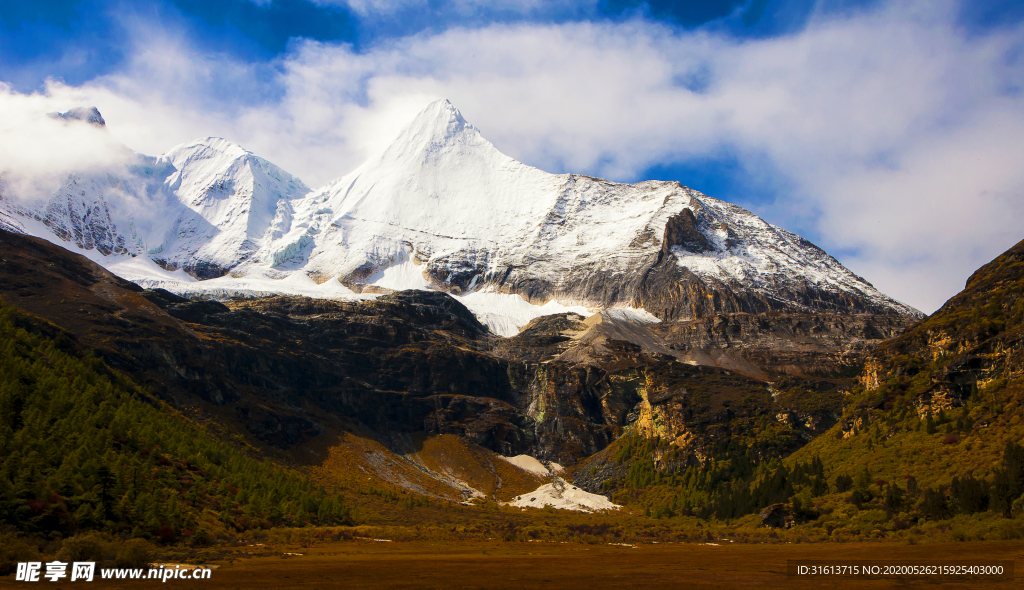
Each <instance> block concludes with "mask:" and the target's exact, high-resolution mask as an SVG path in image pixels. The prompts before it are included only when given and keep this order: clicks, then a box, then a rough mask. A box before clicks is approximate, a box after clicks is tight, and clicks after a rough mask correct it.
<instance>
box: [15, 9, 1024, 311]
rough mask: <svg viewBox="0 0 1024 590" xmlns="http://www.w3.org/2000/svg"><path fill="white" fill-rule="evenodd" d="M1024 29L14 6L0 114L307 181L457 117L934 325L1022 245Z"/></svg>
mask: <svg viewBox="0 0 1024 590" xmlns="http://www.w3.org/2000/svg"><path fill="white" fill-rule="evenodd" d="M1022 21H1024V3H1022V2H1020V1H1019V0H1017V1H1010V0H988V1H979V2H963V3H961V2H956V1H954V0H932V1H928V2H920V1H915V0H906V1H902V2H885V1H879V0H875V1H868V2H854V1H842V0H835V1H825V0H822V1H813V0H743V1H737V0H721V1H709V2H643V3H641V2H635V1H631V0H590V1H577V2H568V1H563V0H547V1H542V0H494V1H491V2H483V1H482V0H454V1H449V2H442V1H439V0H316V1H314V2H309V1H306V0H222V1H216V0H205V1H203V0H151V1H147V0H142V1H135V2H127V1H125V2H117V1H100V0H41V1H36V2H5V3H3V4H0V84H4V87H2V88H0V117H5V116H6V117H15V116H19V115H18V113H27V112H30V111H32V110H33V109H35V110H43V109H50V110H54V109H63V108H69V107H72V106H77V104H79V103H83V104H84V103H88V104H95V105H96V106H98V107H99V108H100V110H101V111H102V112H103V115H104V116H105V117H106V119H107V121H108V127H109V129H110V131H111V133H113V134H114V135H115V136H116V137H117V138H118V139H120V140H121V141H123V142H124V143H126V144H127V145H129V146H130V147H132V148H133V149H136V150H139V151H143V152H145V153H150V154H158V153H161V152H163V151H165V150H166V149H168V148H169V147H171V146H172V145H174V144H176V143H180V142H182V141H187V140H189V139H192V138H195V137H200V136H207V135H216V136H223V137H226V138H228V139H231V140H234V141H237V142H239V143H241V144H242V145H243V146H245V147H247V148H248V149H250V150H252V151H254V152H256V153H257V154H259V155H262V156H264V157H266V158H268V159H270V160H271V161H274V162H275V163H277V164H279V165H281V166H282V167H284V168H285V169H288V170H290V171H292V172H294V173H296V174H298V175H299V176H300V177H302V178H304V179H305V180H306V181H307V182H308V183H309V184H311V185H316V184H319V183H322V182H326V181H327V180H330V179H331V178H334V177H337V176H340V175H341V174H343V173H345V172H347V171H348V170H350V169H351V168H353V167H354V166H356V165H358V164H359V162H360V161H361V160H362V159H363V158H365V157H366V156H367V155H368V154H369V153H371V152H372V151H373V150H375V149H379V148H380V147H381V146H382V144H383V143H386V140H387V138H388V137H390V135H391V134H393V133H394V132H395V131H396V130H397V128H398V127H400V126H401V124H402V123H403V122H404V121H406V120H408V118H410V117H411V116H412V115H414V114H415V112H416V111H417V110H418V109H419V108H422V106H423V105H425V104H426V103H427V102H429V101H430V100H432V99H435V98H439V97H445V98H449V99H450V100H452V102H453V103H454V104H455V105H456V106H457V107H459V108H460V109H461V110H462V111H463V114H464V115H465V116H466V118H467V119H468V120H469V121H470V122H472V123H474V124H475V125H477V126H478V127H480V129H481V130H482V131H483V133H484V135H485V137H487V138H488V139H490V140H491V141H492V142H493V143H495V145H496V146H497V147H498V148H499V149H501V150H502V151H504V152H505V153H507V154H509V155H511V156H513V157H515V158H517V159H520V160H522V161H524V162H526V163H528V164H530V165H533V166H537V167H539V168H542V169H544V170H548V171H551V172H579V173H587V174H593V175H597V176H602V177H606V178H610V179H613V180H618V181H628V182H632V181H637V180H644V179H661V180H679V181H680V182H682V183H684V184H686V185H688V186H692V187H694V188H696V189H698V190H701V191H703V192H705V193H707V194H709V195H711V196H715V197H718V198H722V199H725V200H728V201H731V202H735V203H737V204H740V205H743V206H745V207H747V208H750V209H752V210H753V211H755V212H756V213H758V214H760V215H762V216H763V217H765V218H766V219H768V220H769V221H771V222H773V223H776V224H778V225H781V226H783V227H785V228H787V229H790V230H792V231H795V232H797V233H800V234H801V235H804V236H805V237H807V238H809V239H811V240H812V241H814V242H815V243H817V244H818V245H820V246H822V247H824V248H825V249H826V250H827V251H829V252H830V253H831V254H833V255H834V256H836V257H837V258H839V259H840V261H841V262H843V263H844V264H846V265H847V266H849V267H850V268H851V269H852V270H854V271H855V272H857V273H859V274H861V275H863V276H865V278H867V279H868V280H870V281H872V282H873V283H875V284H876V286H878V287H879V288H881V289H882V290H883V291H885V292H887V293H889V294H891V295H893V296H895V297H897V298H899V299H901V300H904V301H906V302H908V303H910V304H912V305H915V306H917V307H919V308H920V309H922V310H924V311H928V312H930V311H932V310H934V309H935V308H936V307H938V306H939V305H941V303H942V302H943V301H945V299H946V298H948V297H950V296H952V295H953V294H955V293H956V292H957V291H958V290H959V289H961V288H962V286H963V282H964V281H965V280H966V278H967V276H968V275H969V274H970V272H972V271H973V270H974V269H975V268H977V267H978V266H979V265H980V264H983V263H984V262H986V261H987V260H989V259H991V258H992V257H993V256H995V255H997V254H998V253H1000V252H1002V251H1003V250H1005V249H1006V248H1008V247H1009V246H1011V245H1012V244H1014V243H1015V242H1016V241H1018V240H1020V239H1021V238H1024V232H1021V231H1020V230H1019V223H1018V220H1019V219H1021V218H1022V215H1024V177H1022V173H1021V172H1020V170H1022V169H1024V151H1022V150H1024V148H1022V147H1021V143H1022V142H1020V141H1019V137H1021V136H1024V99H1022V89H1024V74H1022V72H1024V67H1022V66H1024V64H1022V63H1021V60H1022V59H1024V28H1022ZM0 124H2V120H0ZM0 132H2V127H0ZM0 155H2V153H0Z"/></svg>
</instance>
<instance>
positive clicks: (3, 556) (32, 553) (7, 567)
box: [0, 533, 40, 576]
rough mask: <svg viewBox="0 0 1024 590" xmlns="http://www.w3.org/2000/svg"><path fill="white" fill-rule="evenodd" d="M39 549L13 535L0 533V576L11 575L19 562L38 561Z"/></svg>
mask: <svg viewBox="0 0 1024 590" xmlns="http://www.w3.org/2000/svg"><path fill="white" fill-rule="evenodd" d="M39 559H40V558H39V549H37V548H36V547H35V545H31V544H29V543H28V542H27V541H25V540H24V539H19V538H18V536H17V535H16V534H14V533H0V576H6V575H9V574H13V573H14V570H15V568H17V567H18V562H19V561H39Z"/></svg>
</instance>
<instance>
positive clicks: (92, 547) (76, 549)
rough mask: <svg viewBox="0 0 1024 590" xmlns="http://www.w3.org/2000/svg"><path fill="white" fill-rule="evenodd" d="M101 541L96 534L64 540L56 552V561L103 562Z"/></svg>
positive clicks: (102, 542) (102, 543)
mask: <svg viewBox="0 0 1024 590" xmlns="http://www.w3.org/2000/svg"><path fill="white" fill-rule="evenodd" d="M105 544H106V543H104V541H103V539H102V538H101V537H100V536H99V535H96V534H85V535H75V536H74V537H69V538H67V539H64V543H63V544H62V545H61V547H60V550H59V551H57V560H58V561H67V562H74V561H96V562H99V561H103V558H104V545H105Z"/></svg>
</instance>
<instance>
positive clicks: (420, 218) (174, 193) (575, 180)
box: [0, 100, 914, 336]
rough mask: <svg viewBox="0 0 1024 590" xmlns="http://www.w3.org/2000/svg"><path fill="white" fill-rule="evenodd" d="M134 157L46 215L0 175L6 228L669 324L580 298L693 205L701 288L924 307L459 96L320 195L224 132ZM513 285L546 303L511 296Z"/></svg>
mask: <svg viewBox="0 0 1024 590" xmlns="http://www.w3.org/2000/svg"><path fill="white" fill-rule="evenodd" d="M97 116H98V113H97ZM76 124H81V125H85V124H86V123H84V122H81V121H71V122H69V125H76ZM103 132H104V133H105V132H106V131H103ZM124 151H125V152H126V153H127V154H128V156H126V157H127V160H126V161H128V162H129V164H128V165H124V166H121V167H120V168H117V169H116V170H115V169H113V168H112V169H109V170H108V169H104V170H96V171H94V172H91V173H75V174H71V175H68V176H67V177H66V178H65V179H63V180H62V182H64V185H63V186H62V187H61V188H60V189H59V190H58V191H57V192H56V193H54V195H53V197H52V198H51V199H50V201H49V202H48V203H46V204H45V206H42V207H41V208H37V209H34V210H27V209H24V208H22V207H21V206H18V205H17V199H18V195H9V194H5V191H6V192H9V190H11V189H9V188H7V187H5V186H4V185H3V183H2V182H0V227H9V228H11V229H15V230H19V231H25V232H27V233H30V234H32V235H37V236H40V237H43V238H45V239H48V240H50V241H53V242H55V243H60V244H63V245H66V246H69V247H70V245H72V244H74V245H75V246H77V247H78V248H79V250H80V251H81V252H82V253H83V254H86V255H87V256H89V257H90V258H91V259H93V260H95V261H97V262H98V263H100V264H101V265H103V266H105V267H106V268H108V269H109V270H111V271H112V272H114V273H115V274H118V275H119V276H122V277H124V278H126V279H128V280H132V281H135V282H137V283H139V284H140V285H143V286H145V287H162V288H165V289H167V290H169V291H172V292H176V293H179V294H182V295H187V296H196V295H199V296H204V297H216V298H226V297H231V296H263V295H274V294H288V295H303V296H308V297H321V298H331V299H344V300H349V299H366V298H372V297H374V296H375V295H372V294H370V293H366V294H357V293H356V292H354V291H353V289H354V290H355V291H359V290H360V286H372V287H377V289H373V290H372V291H374V292H378V293H379V292H381V290H382V289H387V290H403V289H421V290H443V291H446V292H448V293H450V294H452V295H453V296H454V297H456V299H458V300H459V301H460V302H462V303H463V304H464V305H465V306H466V307H467V308H469V309H470V310H471V311H472V312H473V313H474V314H475V315H476V316H477V317H478V318H479V319H480V321H481V322H483V323H484V324H486V325H487V326H488V327H489V328H490V329H491V330H492V331H493V332H494V333H496V334H499V335H502V336H512V335H514V334H516V333H518V332H519V330H520V329H521V328H522V327H523V326H525V325H526V324H527V323H529V322H530V321H531V320H533V319H534V318H537V317H540V316H543V315H548V314H554V313H564V312H574V313H578V314H580V315H583V316H590V315H592V314H593V313H594V312H595V311H598V310H602V308H607V307H609V306H610V307H611V309H603V310H602V313H605V314H607V315H608V317H613V318H615V319H618V320H622V321H629V322H632V323H654V322H657V321H658V320H657V318H655V317H654V316H653V315H651V314H650V313H648V312H646V311H644V310H636V309H631V308H628V307H623V306H628V305H632V304H633V303H632V300H631V299H629V297H632V295H630V294H629V292H628V290H627V289H622V290H621V292H619V291H616V290H614V289H612V290H610V291H609V290H607V289H605V290H604V292H615V293H616V295H615V297H617V298H618V299H616V300H615V301H610V302H609V301H608V300H606V299H603V298H601V297H602V296H601V295H590V294H588V293H590V292H589V291H585V292H584V293H583V294H581V292H580V291H579V290H580V289H583V288H594V286H595V285H597V286H598V288H595V289H594V292H595V293H599V292H601V291H602V289H601V286H602V285H603V284H605V283H604V282H605V281H608V280H612V281H616V280H619V279H618V278H617V277H623V278H626V277H630V276H637V274H636V273H637V272H638V269H640V271H642V270H643V268H645V267H646V268H649V266H650V264H651V263H652V260H653V259H655V258H657V259H658V260H661V258H660V256H661V254H660V253H659V252H660V251H661V249H662V245H661V239H662V236H663V235H664V234H665V228H666V224H667V223H668V221H669V219H670V218H676V219H678V218H679V217H678V216H679V215H680V214H681V213H682V212H683V211H684V210H686V209H689V210H690V211H691V212H692V213H693V216H694V218H695V219H696V220H697V222H696V223H697V229H698V230H699V233H700V234H701V235H703V236H704V237H705V238H706V239H707V240H708V242H709V246H710V248H709V249H700V248H698V250H701V251H700V252H691V251H688V250H687V249H686V248H684V247H680V246H676V247H672V248H671V249H670V253H671V254H670V255H671V256H674V257H675V260H676V263H677V264H678V265H679V266H680V267H685V268H687V269H688V270H689V271H690V272H692V273H694V274H696V275H697V276H699V277H701V278H704V279H707V280H714V281H721V282H724V283H727V284H729V285H732V286H736V287H738V288H741V289H754V290H762V291H764V292H765V293H767V294H768V295H773V293H775V292H778V293H781V294H780V295H779V297H782V298H784V297H787V295H786V293H791V292H792V291H793V289H794V288H796V289H799V287H800V286H801V285H814V286H815V287H816V288H820V289H825V290H831V291H835V292H843V293H851V294H856V295H857V296H858V297H862V298H864V299H866V300H867V301H871V302H873V303H875V304H877V305H879V306H881V307H883V308H884V307H888V308H891V309H895V310H898V311H901V312H909V313H913V312H914V310H912V309H911V308H909V307H907V306H903V305H902V304H899V303H898V302H895V301H893V300H891V299H889V298H887V297H885V296H884V295H883V294H881V293H879V292H878V291H877V290H876V289H874V287H872V286H871V285H870V284H868V283H867V282H866V281H864V280H863V279H861V278H860V277H857V276H856V275H854V274H853V273H851V272H850V271H849V270H847V269H846V268H844V267H843V266H842V265H841V264H839V262H838V261H836V260H835V259H834V258H832V257H831V256H828V255H827V254H826V253H824V252H823V251H821V250H820V249H818V248H815V247H813V246H812V245H810V244H809V243H808V242H806V241H804V240H802V239H801V238H800V237H799V236H796V235H794V234H792V233H790V232H787V231H785V230H782V229H781V228H777V227H775V226H772V225H770V224H768V223H766V222H765V221H764V220H762V219H760V218H758V217H757V216H756V215H753V214H752V213H750V212H749V211H745V210H744V209H742V208H740V207H736V206H734V205H730V204H728V203H725V202H722V201H718V200H716V199H713V198H710V197H707V196H705V195H702V194H700V193H698V192H697V191H694V190H691V189H688V188H686V187H683V186H681V185H679V184H678V183H673V182H661V181H648V182H641V183H636V184H620V183H614V182H609V181H605V180H600V179H595V178H590V177H586V176H579V175H574V174H549V173H547V172H544V171H541V170H538V169H536V168H533V167H530V166H527V165H525V164H523V163H521V162H517V161H515V160H514V159H512V158H509V157H508V156H506V155H504V154H502V153H501V152H500V151H498V150H497V148H495V147H494V146H493V145H492V144H491V143H490V142H488V141H487V140H486V139H484V138H483V136H482V135H481V134H480V132H479V130H477V129H476V128H475V127H473V126H472V125H470V124H469V123H468V122H467V121H466V120H465V119H464V118H463V117H462V115H461V113H460V112H459V111H458V110H457V109H456V108H455V107H454V106H452V105H451V104H450V103H449V102H448V101H446V100H439V101H436V102H434V103H431V104H430V105H428V106H427V107H426V108H425V109H424V110H423V111H422V112H421V113H420V114H419V115H418V116H417V117H416V118H415V119H414V120H413V121H412V122H411V123H410V124H409V125H408V126H407V127H406V128H405V129H404V130H403V131H402V132H401V133H400V134H399V136H398V137H397V138H396V140H395V141H394V142H393V143H392V144H391V145H390V146H389V147H388V148H387V149H385V150H384V151H383V152H382V153H380V154H378V155H377V156H375V157H373V158H371V159H370V160H368V161H367V162H366V163H364V164H363V165H362V166H360V167H359V168H357V169H356V170H354V171H352V172H350V173H349V174H347V175H345V176H343V177H341V178H340V179H338V180H337V181H335V182H332V183H330V184H328V185H327V186H324V187H322V188H319V189H316V190H311V189H310V188H308V187H306V186H305V185H304V184H303V183H302V181H300V180H299V179H297V178H295V177H294V176H291V175H290V174H288V173H287V172H285V171H283V170H281V169H280V168H278V167H276V166H274V165H273V164H271V163H270V162H267V161H266V160H263V159H261V158H259V157H257V156H255V155H253V154H252V153H250V152H248V151H247V150H245V149H243V148H242V147H240V146H238V145H236V144H234V143H231V142H230V141H227V140H224V139H219V138H212V137H208V138H204V139H200V140H197V141H194V142H191V143H187V144H182V145H179V146H176V147H174V148H172V149H171V150H169V151H168V152H167V153H166V154H164V155H162V156H160V157H157V158H154V157H150V156H143V155H141V154H135V153H133V152H130V150H128V149H127V148H124ZM2 172H3V170H2V169H0V178H2ZM9 197H13V198H9ZM691 229H692V228H691ZM645 265H646V266H645ZM186 271H187V272H186ZM225 272H226V274H225ZM221 275H223V276H221ZM210 276H216V277H218V278H211V279H207V280H197V277H200V278H202V277H210ZM346 285H349V286H351V287H352V288H350V287H349V286H346ZM523 285H527V286H530V287H528V288H522V286H523ZM581 285H583V287H581ZM517 289H518V290H520V291H521V292H523V293H530V295H529V296H530V297H537V298H544V299H546V302H543V303H542V302H541V301H536V300H534V301H527V299H525V298H524V297H523V296H521V295H519V294H514V293H509V292H508V291H510V290H517ZM538 293H539V294H542V295H537V294H538ZM544 294H546V295H544ZM590 297H594V300H591V299H589V298H590Z"/></svg>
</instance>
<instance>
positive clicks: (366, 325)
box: [0, 232, 849, 464]
mask: <svg viewBox="0 0 1024 590" xmlns="http://www.w3.org/2000/svg"><path fill="white" fill-rule="evenodd" d="M0 239H2V244H0V245H2V246H3V256H2V258H3V260H2V263H0V279H2V280H0V284H2V285H3V287H2V290H3V296H4V298H5V299H6V300H7V301H8V302H10V303H12V304H14V305H17V306H19V307H22V308H23V309H26V310H27V311H30V312H32V313H35V314H37V315H40V316H42V317H44V318H46V319H48V320H50V321H52V322H54V323H55V324H57V325H58V326H60V327H62V328H63V329H65V330H67V331H69V332H70V333H72V334H75V335H77V336H78V338H80V340H81V342H82V344H84V345H86V346H90V347H92V348H95V349H96V350H97V352H98V353H99V354H101V355H102V356H103V357H104V359H105V360H106V361H107V362H108V363H109V364H111V365H112V366H114V367H117V368H119V369H121V370H124V371H127V372H129V373H131V374H132V375H134V376H135V378H136V379H138V380H139V381H141V382H144V383H146V384H148V385H150V386H151V387H152V388H153V389H154V390H155V391H157V392H158V393H160V394H161V395H163V396H164V397H166V398H167V399H169V400H172V401H174V403H176V404H179V405H185V406H189V405H193V404H199V406H201V407H206V408H208V409H207V410H205V411H207V412H209V413H211V414H212V415H217V416H219V417H220V418H219V419H220V420H223V421H225V422H229V423H234V424H236V425H237V426H238V428H239V429H242V430H244V431H247V432H248V433H249V434H251V435H252V436H253V437H254V438H255V439H257V440H260V441H262V442H263V443H265V444H267V445H270V446H275V447H279V448H290V447H292V446H295V445H301V444H304V443H306V442H307V441H309V440H311V439H314V438H316V437H317V436H319V434H320V433H321V432H323V431H324V427H325V424H327V423H335V422H337V421H338V420H342V421H347V422H348V423H350V424H354V425H359V426H360V427H363V428H368V429H370V430H372V431H374V432H377V433H380V434H381V436H382V437H385V438H389V437H392V435H403V434H409V433H417V432H422V433H426V434H455V435H458V436H460V437H462V438H464V439H466V440H468V441H471V442H475V443H477V444H480V445H482V446H485V447H487V448H490V449H493V450H495V451H497V452H500V453H502V454H504V455H518V454H529V455H533V456H536V457H540V458H542V459H552V460H556V461H558V462H560V463H565V464H573V463H574V462H576V461H578V460H580V459H581V458H583V457H586V456H589V455H592V454H594V453H597V452H599V451H601V450H602V449H604V448H606V447H607V446H608V445H609V444H610V443H611V442H612V441H614V440H615V439H616V438H618V437H619V436H620V435H622V434H623V433H624V432H627V431H630V432H636V433H640V434H642V435H645V436H657V437H661V438H669V439H672V440H678V445H679V446H680V448H681V449H685V450H686V451H687V453H689V455H688V456H690V457H692V458H693V460H702V459H701V457H704V456H707V454H709V453H711V452H712V448H713V447H714V445H715V444H718V443H719V442H721V441H723V440H726V439H728V438H729V437H732V436H736V435H740V434H742V433H743V432H745V431H746V429H747V428H749V425H750V424H753V423H754V422H756V421H757V420H758V419H760V417H762V416H764V417H770V418H771V420H773V421H775V422H778V424H780V426H779V427H780V428H783V429H784V430H785V432H786V433H788V434H786V435H785V436H783V437H782V438H781V439H778V438H777V439H776V443H773V444H777V443H778V440H785V441H788V442H784V443H783V447H780V448H768V447H765V448H764V449H763V451H764V453H765V454H766V455H771V454H773V453H777V452H779V451H780V450H784V448H791V447H793V446H796V445H799V444H801V441H803V440H804V439H805V438H806V436H809V435H810V434H812V433H814V432H817V431H819V430H820V429H821V428H826V427H827V426H829V425H831V422H829V420H830V416H832V414H834V412H835V410H836V407H833V406H837V403H836V402H834V400H833V401H829V400H832V399H833V398H832V397H830V395H831V394H830V392H832V391H834V390H835V388H836V387H837V383H839V384H842V383H845V382H843V381H842V380H841V379H840V380H839V381H836V380H835V379H832V378H821V377H812V376H800V375H796V376H792V375H791V376H785V375H781V374H779V375H775V376H772V377H771V378H772V379H773V381H771V383H766V381H765V380H764V379H761V378H755V377H751V376H749V375H745V374H742V373H737V372H735V371H732V370H729V369H723V368H719V367H704V366H697V365H693V364H688V362H685V358H683V359H682V361H681V357H685V355H686V354H691V353H692V352H693V351H692V350H685V351H684V350H682V349H681V348H682V347H679V346H677V347H676V348H672V346H673V344H672V343H669V342H668V341H666V340H664V339H663V338H662V337H661V336H659V334H658V333H657V332H656V331H655V328H656V329H658V330H662V331H665V332H666V333H670V332H671V329H670V327H669V326H665V325H663V324H661V323H657V321H656V320H653V319H652V318H651V317H650V316H649V314H648V315H642V314H640V313H639V312H628V311H625V310H611V311H608V312H603V313H602V314H598V315H596V316H592V317H591V318H584V317H583V316H580V315H577V314H572V313H565V314H559V315H552V316H544V317H541V318H538V319H537V320H534V322H533V323H532V324H530V325H529V326H528V327H527V328H526V329H524V330H523V331H522V333H520V334H519V335H517V336H516V337H514V338H496V337H495V336H493V335H492V334H490V333H489V332H488V331H487V329H486V328H485V327H484V326H483V325H482V324H481V323H480V322H479V321H478V320H477V319H476V317H475V316H474V315H473V314H472V313H470V312H469V311H468V310H467V309H466V308H465V307H464V306H462V305H461V304H460V303H458V301H456V300H455V299H453V298H452V297H450V296H449V295H447V294H444V293H438V292H426V291H404V292H399V293H394V294H390V295H384V296H380V297H378V298H376V299H375V300H370V301H359V302H352V301H349V302H346V301H329V300H322V299H320V300H318V299H309V298H301V297H270V298H262V299H240V300H232V301H228V302H227V303H226V304H224V303H218V302H215V301H207V300H189V299H185V298H182V297H180V296H177V295H174V294H172V293H169V292H167V291H164V290H143V289H141V288H139V287H138V286H136V285H134V284H132V283H128V282H126V281H123V280H121V279H118V278H117V277H115V276H113V275H111V274H110V273H109V272H107V271H105V270H104V269H102V268H101V267H100V266H98V265H96V264H95V263H92V262H90V261H88V260H86V259H84V258H82V257H81V256H78V255H74V254H71V253H69V252H67V251H65V250H63V249H61V248H59V247H56V246H53V245H51V244H48V243H47V242H45V241H43V240H40V239H37V238H31V237H28V236H23V235H15V234H10V233H6V232H4V233H2V234H0ZM680 329H682V328H680ZM699 343H702V344H703V343H705V342H699ZM677 344H678V343H676V345H677ZM740 344H741V343H740V342H738V341H736V340H733V341H731V342H730V345H732V346H734V347H739V346H740ZM755 368H756V367H755ZM773 375H774V374H773ZM847 381H849V380H847ZM772 387H774V388H775V390H776V391H775V393H773V390H772ZM801 396H803V397H801ZM807 399H811V400H813V402H814V403H813V404H808V403H807ZM780 414H781V415H783V416H784V420H780V419H778V418H777V416H778V415H780ZM783 422H785V424H783ZM787 437H788V438H787ZM751 444H752V445H755V446H756V445H757V444H760V443H757V442H756V441H754V442H752V443H751ZM787 445H788V446H787Z"/></svg>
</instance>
